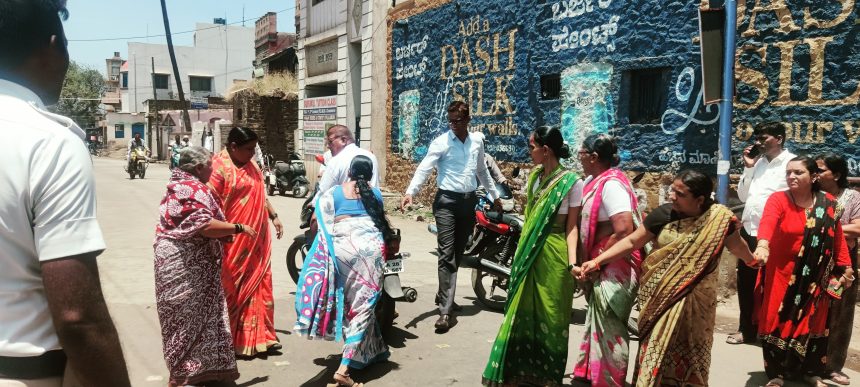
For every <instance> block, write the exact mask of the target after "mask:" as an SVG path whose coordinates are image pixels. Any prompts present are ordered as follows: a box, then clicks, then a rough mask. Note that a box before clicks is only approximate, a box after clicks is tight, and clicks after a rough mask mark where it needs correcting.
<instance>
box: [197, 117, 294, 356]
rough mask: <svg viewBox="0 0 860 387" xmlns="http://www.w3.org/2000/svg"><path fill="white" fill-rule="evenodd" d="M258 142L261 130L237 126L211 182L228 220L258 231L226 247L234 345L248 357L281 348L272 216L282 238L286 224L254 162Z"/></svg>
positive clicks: (215, 160) (225, 283)
mask: <svg viewBox="0 0 860 387" xmlns="http://www.w3.org/2000/svg"><path fill="white" fill-rule="evenodd" d="M256 146H257V134H256V133H254V132H253V131H252V130H250V129H245V128H239V127H236V128H233V129H231V130H230V134H229V135H228V136H227V149H225V150H223V151H221V153H219V154H218V155H216V156H215V157H213V159H212V169H213V172H212V177H211V179H210V180H209V185H210V186H211V187H212V190H213V191H214V192H216V193H217V194H218V196H220V198H221V201H222V202H223V208H224V215H225V216H226V217H227V221H228V222H231V223H242V224H245V225H248V226H250V227H252V228H253V229H254V230H256V231H257V233H258V234H257V236H256V237H250V236H247V235H239V236H237V237H236V238H235V239H234V240H233V242H232V243H227V244H225V245H224V263H223V266H222V271H221V280H222V284H223V286H224V295H225V296H226V298H227V310H228V312H229V314H230V330H231V332H232V333H233V346H234V347H235V350H236V355H238V356H240V357H246V358H247V357H251V356H255V355H257V354H259V353H265V352H269V351H276V350H278V349H280V348H281V345H280V344H279V343H278V338H277V336H276V335H275V321H274V314H275V302H274V296H273V294H272V262H271V248H272V246H271V244H272V240H271V238H272V237H271V234H270V232H269V222H268V220H269V219H271V220H272V224H273V225H274V226H275V230H276V232H277V237H278V238H280V237H281V235H282V233H283V226H282V225H281V222H280V221H279V220H278V214H277V213H275V211H274V209H273V208H272V206H271V205H270V204H269V201H268V200H266V193H265V187H264V186H263V174H262V172H261V171H260V168H259V167H258V166H257V164H256V163H255V162H254V161H253V158H254V153H255V148H256ZM267 217H268V219H267Z"/></svg>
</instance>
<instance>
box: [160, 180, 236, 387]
mask: <svg viewBox="0 0 860 387" xmlns="http://www.w3.org/2000/svg"><path fill="white" fill-rule="evenodd" d="M159 212H160V213H161V218H160V221H159V224H158V225H157V226H156V231H155V243H154V244H153V249H154V252H155V261H154V269H155V300H156V308H157V310H158V321H159V323H160V325H161V337H162V349H163V351H164V359H165V362H166V363H167V369H168V371H169V372H170V380H169V382H168V383H169V385H170V386H183V385H186V384H197V383H201V382H206V381H215V380H222V381H223V380H235V379H236V378H238V377H239V372H238V371H237V369H236V356H235V355H234V353H233V339H232V337H231V336H230V321H229V318H228V316H227V304H226V302H225V300H224V291H223V289H222V288H221V256H222V254H223V250H222V245H221V241H219V240H217V239H211V238H206V237H203V236H201V235H200V234H199V233H200V230H202V229H203V228H204V227H206V226H207V225H208V224H209V222H211V221H212V220H213V219H214V220H224V215H223V214H222V213H221V208H220V205H219V204H218V200H217V199H216V198H215V197H213V196H212V193H211V192H210V191H209V188H208V187H206V185H204V184H203V183H201V182H200V181H198V180H197V179H196V178H195V177H193V176H191V175H189V174H187V173H186V172H184V171H181V170H179V169H174V170H173V175H172V177H171V181H170V183H169V184H168V186H167V193H166V194H165V195H164V198H163V199H162V201H161V206H160V207H159Z"/></svg>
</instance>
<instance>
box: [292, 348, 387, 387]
mask: <svg viewBox="0 0 860 387" xmlns="http://www.w3.org/2000/svg"><path fill="white" fill-rule="evenodd" d="M341 357H342V356H341V355H339V354H338V355H328V356H326V357H325V358H316V359H314V364H316V365H318V366H323V367H325V368H324V369H322V370H321V371H320V372H319V373H317V374H316V375H314V376H313V377H312V378H310V379H309V380H308V381H306V382H304V383H302V384H301V387H319V386H325V385H327V384H329V383H332V382H333V381H334V373H335V371H337V367H339V366H340V360H341ZM399 368H400V364H398V363H395V362H393V361H383V362H381V363H377V364H373V365H370V366H368V367H367V368H365V369H361V370H354V371H352V372H351V373H350V376H351V377H352V379H353V380H355V381H356V382H358V383H368V382H370V381H373V380H377V379H380V378H382V377H383V376H385V375H387V374H388V373H389V372H391V371H394V370H396V369H399Z"/></svg>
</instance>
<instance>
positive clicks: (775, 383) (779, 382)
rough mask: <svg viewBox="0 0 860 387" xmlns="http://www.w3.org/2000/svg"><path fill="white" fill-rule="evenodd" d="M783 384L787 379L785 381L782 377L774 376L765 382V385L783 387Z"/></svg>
mask: <svg viewBox="0 0 860 387" xmlns="http://www.w3.org/2000/svg"><path fill="white" fill-rule="evenodd" d="M783 384H785V381H783V380H782V379H780V378H773V379H771V380H768V382H767V384H765V385H764V387H782V385H783Z"/></svg>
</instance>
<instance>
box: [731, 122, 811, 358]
mask: <svg viewBox="0 0 860 387" xmlns="http://www.w3.org/2000/svg"><path fill="white" fill-rule="evenodd" d="M753 136H754V138H755V144H753V145H750V146H748V147H746V148H745V149H744V153H743V162H744V172H743V174H742V175H741V180H740V182H739V183H738V198H739V199H740V200H741V201H743V202H744V203H745V206H744V213H743V216H742V217H741V221H742V222H743V226H744V227H743V229H741V235H742V236H743V237H744V239H746V241H747V244H749V246H750V249H755V247H756V236H757V235H758V224H759V221H761V217H762V214H763V212H764V205H765V203H766V202H767V199H768V198H769V197H770V195H771V194H772V193H774V192H778V191H785V190H787V189H788V185H787V184H786V182H785V167H786V165H787V164H788V161H789V160H791V159H792V158H794V154H792V153H791V152H789V151H787V150H785V149H784V146H785V126H784V125H783V124H782V123H779V122H771V123H764V124H759V125H757V126H756V127H755V128H754V129H753ZM737 271H738V275H737V288H738V304H739V306H740V316H739V323H738V332H737V333H734V334H731V335H729V337H728V338H727V339H726V342H727V343H729V344H741V343H755V342H756V340H757V335H758V327H757V326H756V324H755V323H754V322H753V320H754V316H753V301H754V297H753V290H754V288H755V283H756V277H757V276H758V274H759V269H755V268H751V267H748V266H747V265H746V264H744V262H743V260H741V259H738V263H737Z"/></svg>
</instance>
